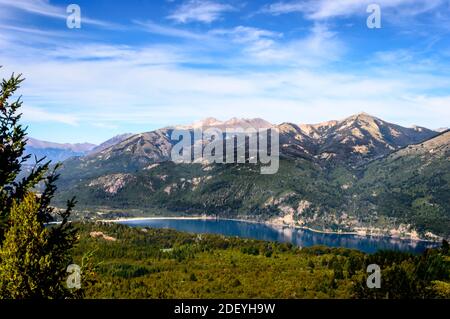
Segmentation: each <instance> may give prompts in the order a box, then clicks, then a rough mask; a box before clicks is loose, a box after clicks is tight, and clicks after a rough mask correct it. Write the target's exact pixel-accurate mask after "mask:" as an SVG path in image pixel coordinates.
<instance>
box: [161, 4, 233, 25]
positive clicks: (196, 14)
mask: <svg viewBox="0 0 450 319" xmlns="http://www.w3.org/2000/svg"><path fill="white" fill-rule="evenodd" d="M234 10H236V9H235V8H234V7H233V6H231V5H229V4H223V3H219V2H214V1H210V0H189V1H187V2H185V3H183V4H182V5H180V6H178V7H177V8H176V9H175V11H174V12H173V13H172V14H170V15H169V16H168V17H167V18H168V19H171V20H173V21H175V22H178V23H188V22H202V23H211V22H213V21H215V20H218V19H220V17H221V16H222V15H223V14H224V13H226V12H230V11H234Z"/></svg>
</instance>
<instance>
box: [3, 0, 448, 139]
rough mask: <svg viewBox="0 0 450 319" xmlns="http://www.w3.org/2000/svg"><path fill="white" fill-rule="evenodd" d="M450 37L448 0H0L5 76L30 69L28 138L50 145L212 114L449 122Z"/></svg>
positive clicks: (25, 90) (24, 90) (275, 119)
mask: <svg viewBox="0 0 450 319" xmlns="http://www.w3.org/2000/svg"><path fill="white" fill-rule="evenodd" d="M373 3H375V4H377V5H379V8H380V12H381V28H368V26H367V19H368V17H369V16H370V15H371V12H367V8H368V6H369V5H370V4H373ZM70 4H77V5H78V6H79V8H80V9H81V28H68V26H67V18H68V16H69V15H70V14H71V12H69V13H67V7H68V5H70ZM449 36H450V0H377V1H376V0H371V1H366V0H286V1H284V0H281V1H270V0H253V1H252V0H247V1H238V0H236V1H234V0H230V1H225V0H224V1H218V0H151V1H150V0H147V1H145V0H127V1H110V0H83V1H81V0H70V1H63V0H54V1H53V0H0V65H2V66H3V67H2V68H1V69H0V78H4V77H8V76H9V75H10V74H11V73H12V72H16V73H22V74H23V76H24V77H25V78H26V80H25V82H24V83H23V85H22V87H21V88H20V90H19V94H20V95H22V100H23V102H24V104H23V105H24V106H23V113H24V115H23V121H24V123H26V124H27V125H28V127H29V128H28V132H29V135H30V136H32V137H34V138H38V139H42V140H47V141H54V142H70V143H76V142H91V143H96V144H98V143H101V142H102V141H104V140H106V139H108V138H110V137H112V136H114V135H117V134H121V133H126V132H131V133H139V132H146V131H151V130H154V129H157V128H161V127H165V126H168V125H174V124H188V123H191V122H195V121H198V120H200V119H202V118H206V117H216V118H218V119H220V120H226V119H229V118H232V117H243V118H255V117H260V118H264V119H266V120H268V121H270V122H272V123H282V122H292V123H297V124H300V123H317V122H322V121H327V120H332V119H342V118H345V117H347V116H350V115H352V114H355V113H359V112H366V113H369V114H372V115H374V116H377V117H379V118H382V119H384V120H386V121H389V122H393V123H397V124H400V125H403V126H412V125H420V126H425V127H428V128H432V129H433V128H439V127H448V126H450V125H449V124H450V123H449V122H450V121H449V120H450V37H449Z"/></svg>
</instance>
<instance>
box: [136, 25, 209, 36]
mask: <svg viewBox="0 0 450 319" xmlns="http://www.w3.org/2000/svg"><path fill="white" fill-rule="evenodd" d="M134 23H135V24H136V25H138V26H140V27H141V28H142V29H143V30H144V31H146V32H149V33H154V34H159V35H164V36H168V37H175V38H184V39H194V40H202V39H205V38H206V36H205V35H204V34H199V33H195V32H190V31H187V30H183V29H179V28H174V27H169V26H164V25H161V24H157V23H154V22H152V21H144V22H142V21H134Z"/></svg>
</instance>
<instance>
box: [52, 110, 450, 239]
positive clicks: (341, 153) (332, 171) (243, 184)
mask: <svg viewBox="0 0 450 319" xmlns="http://www.w3.org/2000/svg"><path fill="white" fill-rule="evenodd" d="M207 127H217V128H221V129H223V128H230V127H231V128H233V127H243V128H249V127H254V128H267V127H271V128H277V129H278V130H279V132H280V155H281V161H280V169H279V171H278V173H276V174H275V175H261V174H260V171H259V168H258V165H254V164H210V163H192V164H187V163H185V164H175V163H173V162H171V161H170V152H171V149H172V147H173V145H174V142H173V141H172V140H171V139H170V136H171V133H172V131H173V130H174V129H179V128H182V129H188V130H196V129H199V128H207ZM449 143H450V133H449V131H448V130H447V131H444V132H437V131H433V130H430V129H427V128H423V127H412V128H405V127H402V126H399V125H396V124H392V123H389V122H386V121H383V120H381V119H379V118H376V117H373V116H370V115H368V114H365V113H361V114H356V115H353V116H350V117H348V118H345V119H342V120H335V121H329V122H324V123H319V124H294V123H282V124H279V125H273V124H271V123H269V122H267V121H265V120H263V119H236V118H234V119H231V120H229V121H219V120H217V119H214V118H208V119H205V120H203V121H200V122H197V123H194V124H192V125H187V126H173V127H166V128H163V129H160V130H155V131H151V132H146V133H141V134H135V135H128V136H124V137H123V138H117V139H116V140H115V141H113V142H111V143H109V145H106V146H109V147H104V148H103V149H100V150H98V151H96V152H91V153H87V154H85V155H84V156H79V157H72V158H69V159H67V160H66V161H64V163H63V168H62V170H61V171H60V174H61V178H60V181H59V185H58V186H59V193H58V194H57V196H56V198H55V200H56V201H55V203H56V205H59V204H61V205H62V204H63V203H64V201H65V200H67V199H68V198H70V197H71V196H73V195H75V196H77V199H78V207H79V209H80V210H84V211H85V213H84V214H85V215H86V216H88V215H89V216H95V215H96V213H100V214H101V215H102V216H103V217H104V216H109V215H108V214H110V215H111V216H117V213H118V212H119V213H120V214H121V215H128V216H130V215H133V214H139V215H149V214H176V215H180V214H182V215H202V214H206V215H214V216H217V217H222V218H243V219H251V220H258V221H265V222H270V223H272V224H279V225H280V226H283V225H288V226H299V227H307V228H313V229H317V230H321V231H333V232H355V233H359V234H366V235H367V234H373V235H387V236H396V237H410V238H427V239H436V238H439V237H449V235H450V202H449V198H450V187H449V182H450V173H449V172H450V161H449V159H450V151H449ZM105 214H106V215H105Z"/></svg>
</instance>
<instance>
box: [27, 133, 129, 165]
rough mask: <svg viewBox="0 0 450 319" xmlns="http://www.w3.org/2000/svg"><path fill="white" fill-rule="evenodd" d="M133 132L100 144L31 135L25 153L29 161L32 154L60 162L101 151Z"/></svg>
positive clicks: (32, 160) (31, 160) (32, 159)
mask: <svg viewBox="0 0 450 319" xmlns="http://www.w3.org/2000/svg"><path fill="white" fill-rule="evenodd" d="M131 135H133V134H130V133H127V134H121V135H117V136H114V137H113V138H111V139H109V140H107V141H105V142H103V143H102V144H100V145H95V144H91V143H76V144H70V143H54V142H47V141H41V140H38V139H35V138H32V137H29V138H27V145H26V149H25V155H27V154H30V155H32V157H31V158H30V161H29V162H30V163H31V164H33V163H34V160H35V159H34V156H36V157H37V159H41V158H44V157H45V159H46V160H49V161H52V162H62V161H65V160H66V159H68V158H70V157H79V156H84V155H87V154H94V153H98V152H101V151H103V150H104V149H106V148H108V147H110V146H112V145H115V144H117V143H119V142H121V141H123V140H124V139H127V138H128V137H130V136H131Z"/></svg>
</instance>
